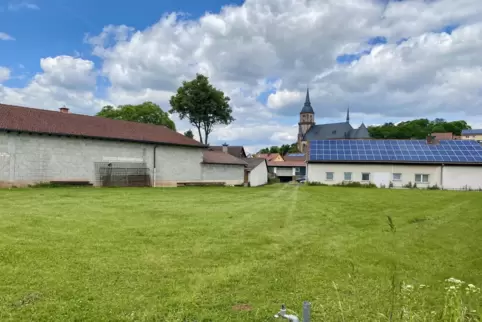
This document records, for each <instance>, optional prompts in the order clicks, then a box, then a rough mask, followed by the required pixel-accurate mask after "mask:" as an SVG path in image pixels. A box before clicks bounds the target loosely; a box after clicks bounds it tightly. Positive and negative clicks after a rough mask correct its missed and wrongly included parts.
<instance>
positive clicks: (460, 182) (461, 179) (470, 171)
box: [443, 166, 482, 189]
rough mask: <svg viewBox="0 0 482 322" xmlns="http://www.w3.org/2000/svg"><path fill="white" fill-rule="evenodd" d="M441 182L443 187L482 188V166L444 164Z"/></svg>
mask: <svg viewBox="0 0 482 322" xmlns="http://www.w3.org/2000/svg"><path fill="white" fill-rule="evenodd" d="M443 182H444V188H445V189H465V188H466V187H465V186H467V187H468V188H471V189H482V167H480V166H479V167H471V166H445V167H444V171H443Z"/></svg>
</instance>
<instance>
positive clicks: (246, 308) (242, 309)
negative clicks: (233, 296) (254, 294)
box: [233, 304, 253, 311]
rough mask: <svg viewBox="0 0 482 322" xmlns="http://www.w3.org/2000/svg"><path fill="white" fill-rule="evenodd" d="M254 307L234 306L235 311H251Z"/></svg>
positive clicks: (247, 305) (245, 305) (246, 305)
mask: <svg viewBox="0 0 482 322" xmlns="http://www.w3.org/2000/svg"><path fill="white" fill-rule="evenodd" d="M252 309H253V307H252V306H251V305H249V304H236V305H234V306H233V311H251V310H252Z"/></svg>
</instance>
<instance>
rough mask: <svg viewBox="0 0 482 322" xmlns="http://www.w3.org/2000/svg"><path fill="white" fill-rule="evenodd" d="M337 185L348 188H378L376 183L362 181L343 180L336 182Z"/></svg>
mask: <svg viewBox="0 0 482 322" xmlns="http://www.w3.org/2000/svg"><path fill="white" fill-rule="evenodd" d="M335 186H337V187H347V188H378V187H377V185H376V184H374V183H371V182H369V183H361V182H358V181H350V182H342V183H337V184H335Z"/></svg>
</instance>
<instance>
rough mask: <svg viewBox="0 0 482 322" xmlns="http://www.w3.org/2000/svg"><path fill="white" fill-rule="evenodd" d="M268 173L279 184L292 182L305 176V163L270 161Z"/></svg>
mask: <svg viewBox="0 0 482 322" xmlns="http://www.w3.org/2000/svg"><path fill="white" fill-rule="evenodd" d="M268 172H269V173H270V175H271V176H275V177H277V178H279V179H280V181H281V182H289V181H294V180H296V179H297V178H301V177H302V176H304V175H305V174H306V163H305V161H271V162H268Z"/></svg>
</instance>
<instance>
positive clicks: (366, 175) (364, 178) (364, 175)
mask: <svg viewBox="0 0 482 322" xmlns="http://www.w3.org/2000/svg"><path fill="white" fill-rule="evenodd" d="M361 179H362V181H370V174H369V173H362V174H361Z"/></svg>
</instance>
